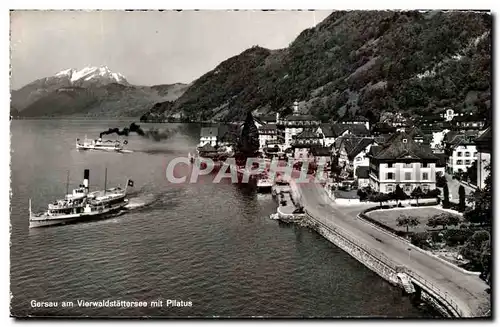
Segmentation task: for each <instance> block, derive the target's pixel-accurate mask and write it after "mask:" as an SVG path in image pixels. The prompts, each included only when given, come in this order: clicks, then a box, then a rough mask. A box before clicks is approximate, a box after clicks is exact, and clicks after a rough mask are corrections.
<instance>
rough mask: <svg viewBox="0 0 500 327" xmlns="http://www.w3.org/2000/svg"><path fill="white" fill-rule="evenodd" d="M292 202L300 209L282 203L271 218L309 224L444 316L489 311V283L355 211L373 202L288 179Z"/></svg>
mask: <svg viewBox="0 0 500 327" xmlns="http://www.w3.org/2000/svg"><path fill="white" fill-rule="evenodd" d="M290 186H291V192H290V194H292V195H293V196H294V197H295V200H294V203H296V202H300V204H299V206H301V207H303V209H304V214H300V215H296V217H295V218H294V217H293V215H292V214H291V212H292V210H291V209H290V208H289V205H288V203H287V206H286V207H285V208H278V213H277V215H276V216H275V217H276V219H281V220H283V221H287V222H296V223H299V224H301V225H303V226H308V227H311V228H312V229H314V230H316V231H317V232H318V233H320V234H321V235H323V236H324V237H325V238H327V239H328V240H330V241H331V242H332V243H334V244H335V245H337V246H338V247H340V248H341V249H343V250H344V251H346V252H347V253H348V254H350V255H351V256H353V257H354V258H356V259H357V260H358V261H360V262H361V263H362V264H364V265H365V266H366V267H368V268H369V269H371V270H373V271H374V272H376V273H377V274H378V275H380V276H381V277H382V278H384V279H386V280H387V281H389V282H390V283H392V284H394V285H397V286H400V287H403V288H404V289H405V291H407V293H416V294H417V295H418V296H420V298H421V299H423V300H424V301H426V302H428V303H430V304H431V305H433V306H435V307H436V308H437V309H438V310H439V311H440V312H441V313H442V314H443V316H447V317H483V316H485V315H487V312H489V309H490V308H489V303H490V294H488V292H487V289H488V285H487V284H486V283H485V282H484V281H483V280H481V279H480V278H479V275H478V274H477V273H475V272H469V271H466V270H464V269H462V268H460V267H457V266H455V265H453V264H451V263H449V262H446V261H444V260H442V259H440V258H438V257H436V256H434V255H432V254H431V253H429V252H427V251H424V250H421V249H419V248H417V247H415V246H413V245H412V244H411V243H409V242H408V241H407V240H405V239H403V238H400V237H398V236H395V235H393V234H390V233H388V232H386V231H384V230H382V229H380V228H377V227H376V226H374V225H372V224H370V223H368V222H366V221H365V220H363V219H361V218H360V217H359V214H360V213H361V212H363V211H364V210H366V209H368V208H370V207H374V206H375V205H374V204H356V205H339V204H336V203H335V201H334V200H332V199H331V198H330V197H329V196H328V195H327V193H326V191H325V190H324V188H323V186H322V185H321V184H319V183H314V182H313V179H312V178H311V182H309V183H295V182H294V179H293V178H292V179H291V180H290Z"/></svg>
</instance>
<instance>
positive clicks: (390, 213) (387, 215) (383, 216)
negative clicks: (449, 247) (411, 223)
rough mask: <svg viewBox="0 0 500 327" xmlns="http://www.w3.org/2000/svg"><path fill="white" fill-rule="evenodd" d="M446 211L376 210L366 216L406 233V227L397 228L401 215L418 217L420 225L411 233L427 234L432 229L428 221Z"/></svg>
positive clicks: (416, 209)
mask: <svg viewBox="0 0 500 327" xmlns="http://www.w3.org/2000/svg"><path fill="white" fill-rule="evenodd" d="M445 212H446V211H444V210H439V209H436V208H415V209H389V210H375V211H371V212H368V213H367V214H366V215H367V216H369V217H370V218H373V219H375V220H377V221H379V222H380V223H382V224H384V225H386V226H389V227H391V228H393V229H395V230H400V231H406V227H398V226H397V221H396V220H397V219H398V217H399V216H400V215H402V214H403V215H407V216H413V217H418V220H419V221H420V225H418V226H416V227H415V228H410V229H409V231H410V232H425V231H426V230H427V229H430V227H429V226H427V221H428V220H429V218H431V217H433V216H435V215H438V214H441V213H445Z"/></svg>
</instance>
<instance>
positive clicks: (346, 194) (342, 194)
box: [333, 190, 359, 199]
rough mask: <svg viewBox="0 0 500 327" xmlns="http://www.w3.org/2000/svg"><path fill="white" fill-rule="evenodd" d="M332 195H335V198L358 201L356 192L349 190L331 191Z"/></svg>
mask: <svg viewBox="0 0 500 327" xmlns="http://www.w3.org/2000/svg"><path fill="white" fill-rule="evenodd" d="M333 194H334V195H335V197H336V198H343V199H359V196H358V190H350V191H340V190H335V191H333Z"/></svg>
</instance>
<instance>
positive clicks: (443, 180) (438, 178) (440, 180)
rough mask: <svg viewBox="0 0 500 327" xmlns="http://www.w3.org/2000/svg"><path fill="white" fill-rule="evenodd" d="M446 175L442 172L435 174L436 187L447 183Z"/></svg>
mask: <svg viewBox="0 0 500 327" xmlns="http://www.w3.org/2000/svg"><path fill="white" fill-rule="evenodd" d="M447 182H448V181H447V180H446V176H444V175H443V174H442V173H438V174H437V175H436V186H437V187H444V186H445V185H446V184H447Z"/></svg>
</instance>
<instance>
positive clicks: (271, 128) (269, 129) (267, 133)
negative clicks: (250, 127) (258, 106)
mask: <svg viewBox="0 0 500 327" xmlns="http://www.w3.org/2000/svg"><path fill="white" fill-rule="evenodd" d="M258 129H259V147H260V149H261V150H262V149H264V148H265V147H266V146H267V145H268V144H273V145H274V144H276V143H277V142H278V128H277V127H276V125H275V124H265V125H261V126H260V127H259V128H258Z"/></svg>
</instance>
